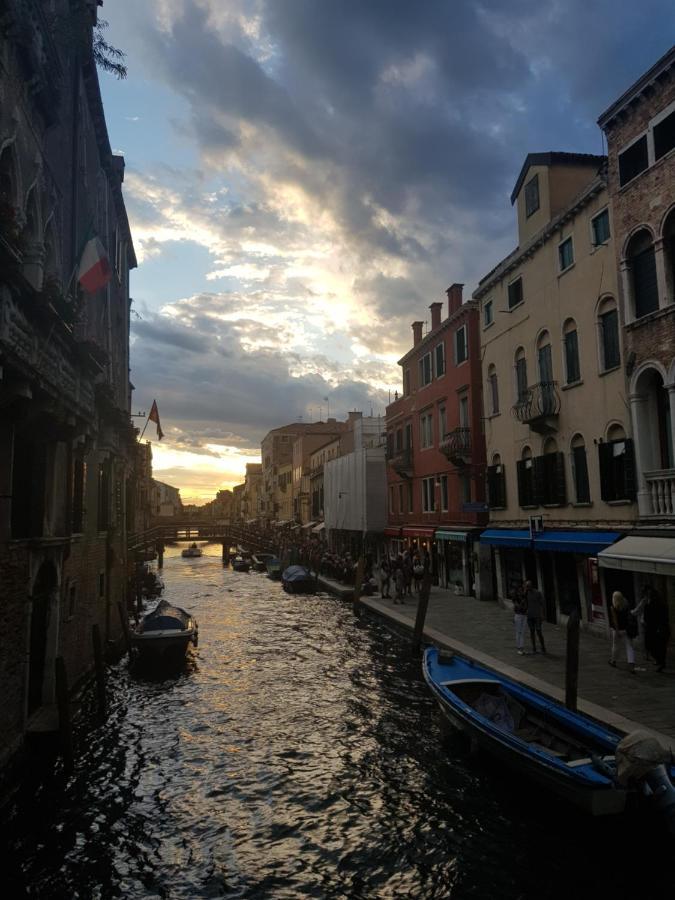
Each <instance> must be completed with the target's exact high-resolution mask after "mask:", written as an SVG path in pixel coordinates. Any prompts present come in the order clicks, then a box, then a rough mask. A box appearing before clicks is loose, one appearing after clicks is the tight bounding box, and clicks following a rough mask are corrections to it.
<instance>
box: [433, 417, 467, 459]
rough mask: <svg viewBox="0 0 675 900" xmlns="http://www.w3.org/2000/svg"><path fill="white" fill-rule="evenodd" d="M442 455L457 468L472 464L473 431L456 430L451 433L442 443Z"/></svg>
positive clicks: (465, 429)
mask: <svg viewBox="0 0 675 900" xmlns="http://www.w3.org/2000/svg"><path fill="white" fill-rule="evenodd" d="M439 449H440V451H441V453H442V454H443V455H444V456H445V457H446V459H448V460H449V461H450V462H451V463H453V465H455V466H465V465H466V464H467V463H470V462H471V429H470V428H465V427H462V428H455V429H454V430H453V431H449V432H448V433H447V434H446V435H445V436H444V438H443V440H442V441H441V443H440V446H439Z"/></svg>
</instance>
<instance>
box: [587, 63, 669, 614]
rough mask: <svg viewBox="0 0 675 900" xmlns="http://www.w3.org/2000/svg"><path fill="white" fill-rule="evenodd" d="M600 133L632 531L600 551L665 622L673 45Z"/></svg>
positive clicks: (618, 583)
mask: <svg viewBox="0 0 675 900" xmlns="http://www.w3.org/2000/svg"><path fill="white" fill-rule="evenodd" d="M598 122H599V125H600V127H601V128H602V130H603V131H604V133H605V135H606V137H607V152H608V171H609V194H610V198H611V205H612V212H613V227H614V243H615V253H616V261H617V265H618V267H619V270H620V284H619V289H620V296H621V311H622V321H623V340H624V347H625V367H626V374H627V377H628V391H627V395H628V400H629V403H630V415H631V419H632V424H633V435H634V440H635V463H636V470H637V483H636V485H635V487H636V490H637V503H638V510H639V523H638V529H637V530H636V531H635V532H634V534H633V535H631V536H630V537H627V538H625V539H624V540H622V541H619V542H618V543H617V544H616V545H615V546H614V547H611V548H608V550H607V551H605V552H603V553H601V555H600V563H601V565H602V566H603V568H604V571H605V578H606V579H607V580H608V581H611V584H612V586H613V587H616V588H619V589H621V590H622V591H623V592H624V593H625V594H626V595H627V596H628V597H630V598H632V597H633V596H636V595H638V594H639V591H640V589H641V587H642V585H643V584H644V583H647V582H649V583H651V584H652V586H654V587H656V588H657V589H658V590H659V591H660V593H661V594H662V595H663V596H665V597H668V599H669V603H670V611H671V612H670V616H671V622H673V621H675V455H674V451H673V448H674V446H675V47H672V48H671V49H670V50H669V51H668V53H666V54H665V55H664V56H663V57H662V58H661V59H660V60H658V62H656V63H655V64H654V65H653V66H652V67H651V68H650V69H649V71H647V72H645V74H644V75H642V76H641V77H640V78H639V79H638V80H637V81H636V82H635V84H633V85H631V86H630V87H629V88H628V89H627V90H626V91H625V92H624V93H623V94H622V95H621V96H620V97H619V98H618V99H617V100H616V101H615V102H614V103H613V104H612V105H611V106H610V107H609V108H608V109H607V110H606V111H605V112H604V113H603V114H602V115H601V116H600V118H599V120H598Z"/></svg>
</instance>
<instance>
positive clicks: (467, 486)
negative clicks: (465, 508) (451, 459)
mask: <svg viewBox="0 0 675 900" xmlns="http://www.w3.org/2000/svg"><path fill="white" fill-rule="evenodd" d="M459 497H460V502H461V503H471V478H470V477H469V476H468V475H466V474H465V473H464V472H461V473H460V475H459Z"/></svg>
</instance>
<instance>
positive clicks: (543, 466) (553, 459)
mask: <svg viewBox="0 0 675 900" xmlns="http://www.w3.org/2000/svg"><path fill="white" fill-rule="evenodd" d="M534 485H535V495H536V500H537V502H538V503H541V504H542V505H543V506H564V505H565V504H566V503H567V492H566V489H565V456H564V454H562V453H545V454H544V455H543V456H536V457H535V458H534Z"/></svg>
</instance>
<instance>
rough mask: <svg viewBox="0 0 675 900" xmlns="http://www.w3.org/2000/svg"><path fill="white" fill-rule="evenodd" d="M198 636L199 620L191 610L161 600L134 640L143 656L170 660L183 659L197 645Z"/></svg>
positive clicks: (145, 618)
mask: <svg viewBox="0 0 675 900" xmlns="http://www.w3.org/2000/svg"><path fill="white" fill-rule="evenodd" d="M198 635H199V631H198V626H197V621H196V619H195V618H194V617H193V616H192V615H190V613H189V612H186V611H185V610H184V609H181V608H180V607H179V606H173V605H172V604H171V603H169V602H168V601H166V600H160V602H159V603H158V604H157V606H156V607H155V609H154V610H153V611H152V612H151V613H148V615H146V616H143V618H142V619H141V621H140V623H139V625H138V628H137V629H136V631H134V632H133V633H132V634H131V642H132V645H133V646H134V647H135V649H136V650H137V651H138V653H139V655H140V657H141V659H144V660H146V661H149V662H157V663H166V662H174V661H178V660H180V659H183V658H184V657H185V653H186V650H187V648H188V647H189V645H190V644H193V645H194V646H195V647H196V646H197V641H198Z"/></svg>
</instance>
